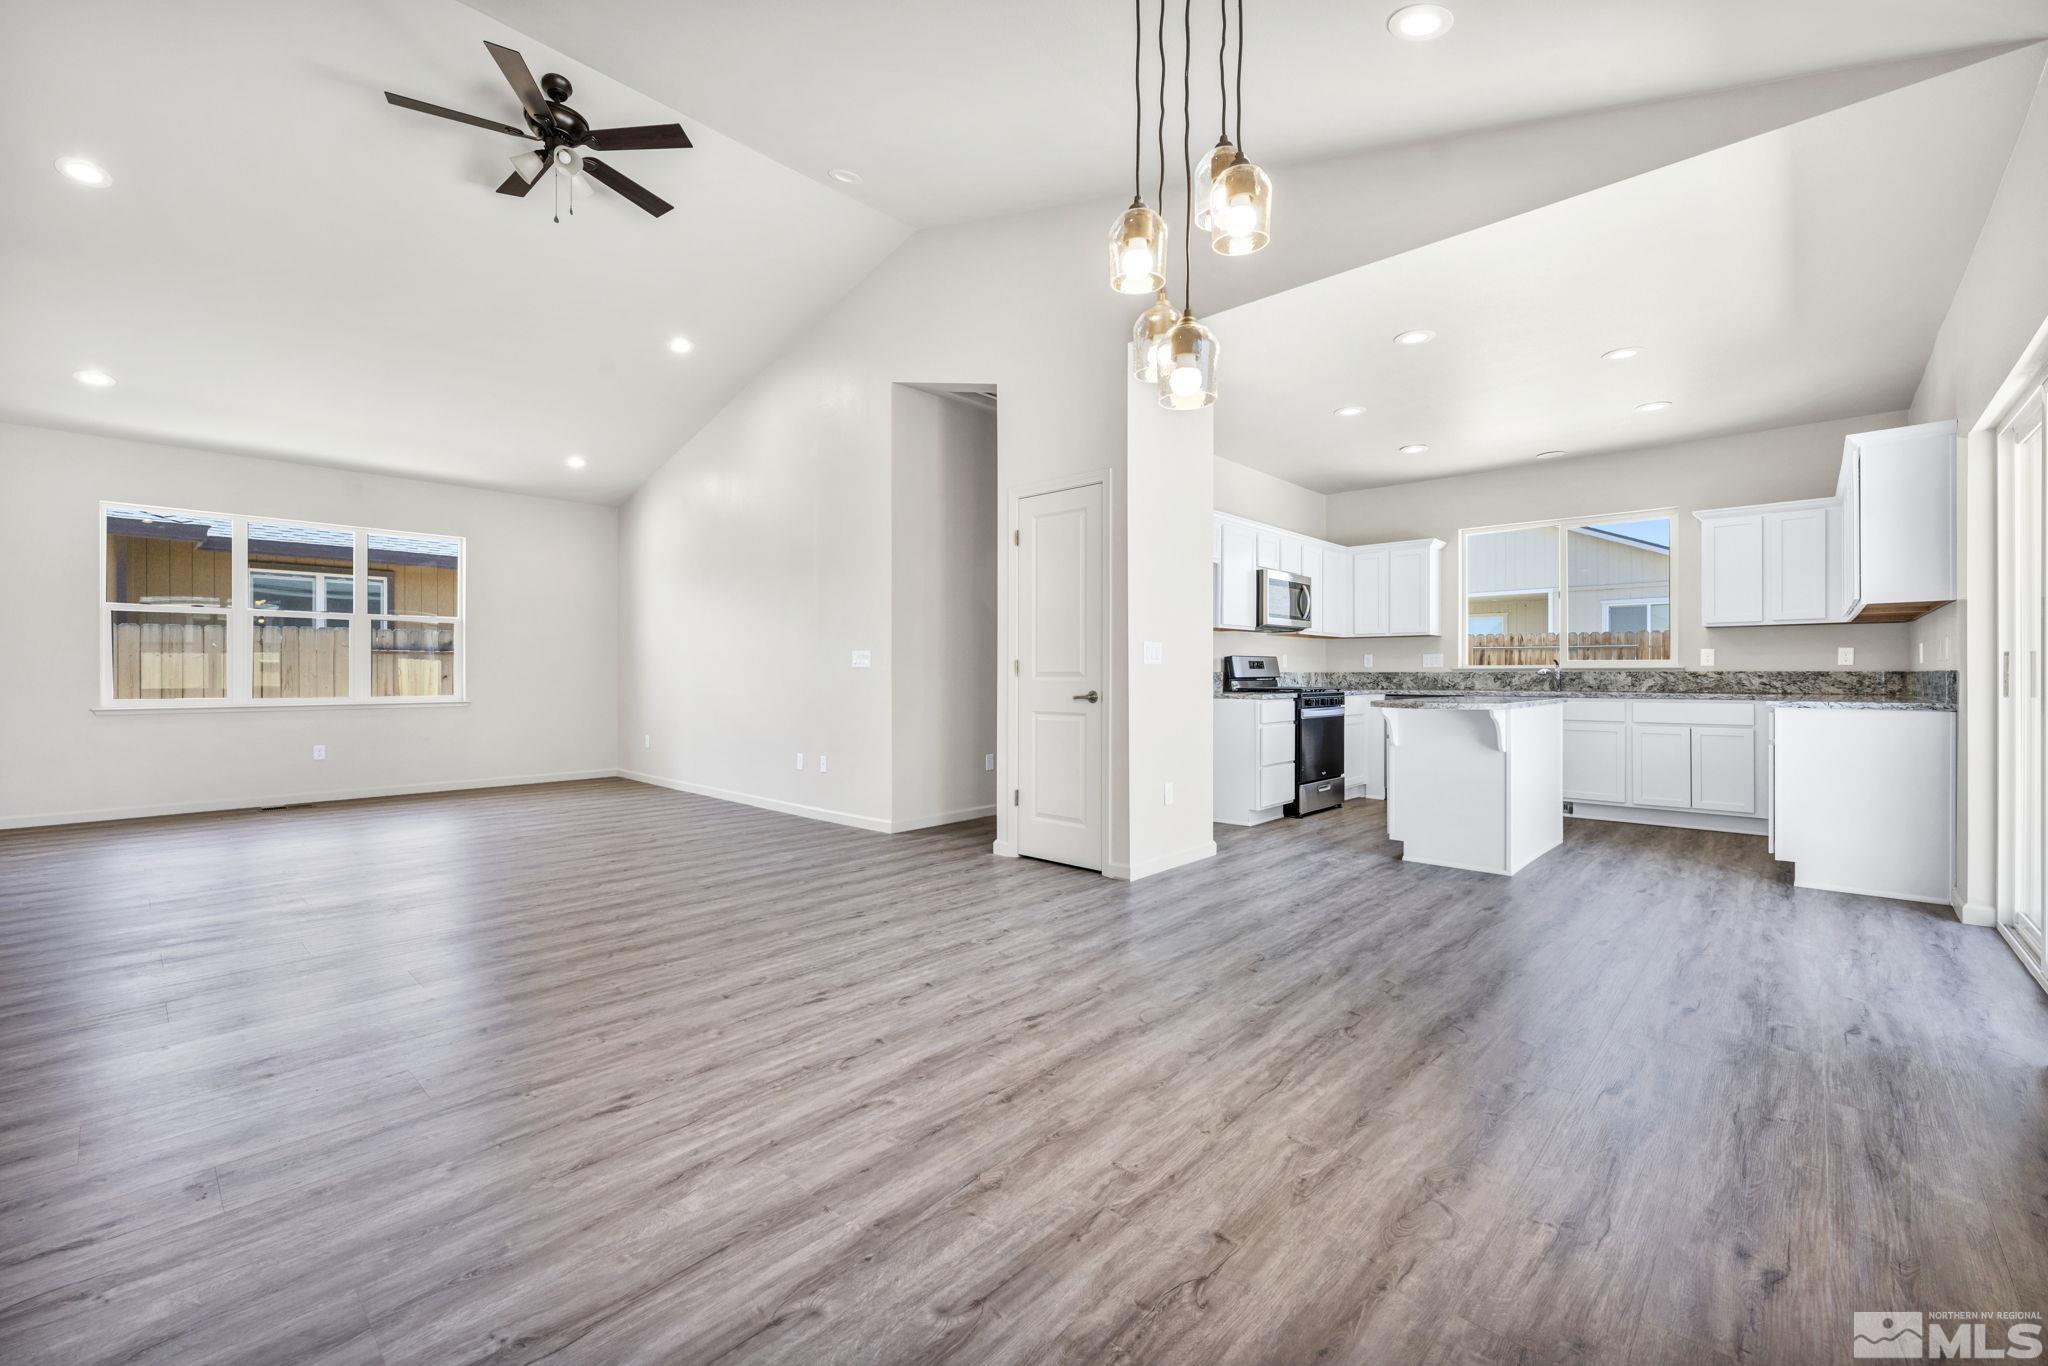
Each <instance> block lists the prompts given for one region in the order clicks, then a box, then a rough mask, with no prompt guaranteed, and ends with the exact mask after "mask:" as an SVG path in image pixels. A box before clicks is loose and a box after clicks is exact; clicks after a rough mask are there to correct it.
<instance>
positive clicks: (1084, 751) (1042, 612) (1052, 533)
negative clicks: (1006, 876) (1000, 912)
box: [1014, 484, 1228, 870]
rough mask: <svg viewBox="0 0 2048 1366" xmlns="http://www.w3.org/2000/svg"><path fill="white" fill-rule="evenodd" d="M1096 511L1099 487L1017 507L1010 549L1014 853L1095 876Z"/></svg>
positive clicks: (1099, 814)
mask: <svg viewBox="0 0 2048 1366" xmlns="http://www.w3.org/2000/svg"><path fill="white" fill-rule="evenodd" d="M1102 503H1103V498H1102V485H1100V484H1088V485H1085V486H1083V487H1081V488H1074V489H1062V490H1060V491H1059V492H1058V493H1041V494H1037V495H1034V496H1032V497H1029V498H1024V499H1020V500H1019V502H1018V506H1017V531H1018V537H1017V547H1016V553H1017V578H1016V582H1017V616H1016V620H1017V636H1018V639H1017V789H1016V794H1015V797H1014V802H1015V807H1016V816H1017V852H1018V853H1020V854H1023V855H1025V856H1027V857H1029V858H1042V859H1050V860H1052V861H1053V862H1055V863H1071V864H1073V865H1075V866H1076V867H1080V868H1094V869H1097V870H1100V869H1101V867H1102V860H1103V850H1104V849H1105V848H1107V846H1108V840H1107V834H1108V830H1107V820H1108V812H1107V811H1106V810H1105V809H1104V801H1103V778H1104V775H1105V773H1106V769H1105V764H1106V763H1107V760H1108V753H1107V745H1106V740H1105V731H1106V729H1107V725H1106V722H1105V720H1104V718H1105V717H1106V716H1107V714H1108V711H1109V702H1108V699H1107V698H1106V697H1105V696H1104V689H1105V687H1106V686H1107V683H1108V677H1109V671H1108V667H1107V661H1106V660H1105V659H1104V658H1103V649H1102V627H1103V616H1102V612H1103V606H1102V589H1103V579H1102V575H1103V568H1104V566H1103V552H1102V539H1103V530H1104V525H1103V507H1102ZM1226 534H1227V529H1226ZM1225 561H1226V563H1228V546H1227V542H1226V550H1225ZM1226 590H1227V586H1226Z"/></svg>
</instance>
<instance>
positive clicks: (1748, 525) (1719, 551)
mask: <svg viewBox="0 0 2048 1366" xmlns="http://www.w3.org/2000/svg"><path fill="white" fill-rule="evenodd" d="M1763 619H1764V519H1763V518H1762V517H1761V516H1759V515H1757V514H1754V513H1752V514H1749V515H1746V516H1741V517H1715V518H1710V519H1708V520H1705V521H1702V522H1701V523H1700V621H1701V622H1702V623H1703V624H1704V625H1707V626H1755V625H1758V624H1760V623H1761V622H1762V621H1763Z"/></svg>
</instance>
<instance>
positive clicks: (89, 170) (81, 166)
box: [57, 157, 114, 190]
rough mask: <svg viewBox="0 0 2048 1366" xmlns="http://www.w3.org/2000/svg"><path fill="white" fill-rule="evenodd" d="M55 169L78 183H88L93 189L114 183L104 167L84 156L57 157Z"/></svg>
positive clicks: (99, 188) (100, 188) (101, 188)
mask: <svg viewBox="0 0 2048 1366" xmlns="http://www.w3.org/2000/svg"><path fill="white" fill-rule="evenodd" d="M57 169H58V170H60V171H62V172H63V173H64V174H65V175H66V176H68V177H70V178H71V179H72V180H75V181H77V182H78V183H79V184H81V185H89V186H91V187H92V188H93V189H95V190H103V189H105V188H106V187H107V186H109V185H111V184H113V183H114V178H113V177H112V176H110V175H108V174H107V172H106V168H105V167H103V166H101V165H100V164H99V163H98V162H95V161H87V160H86V159H85V158H84V157H58V158H57Z"/></svg>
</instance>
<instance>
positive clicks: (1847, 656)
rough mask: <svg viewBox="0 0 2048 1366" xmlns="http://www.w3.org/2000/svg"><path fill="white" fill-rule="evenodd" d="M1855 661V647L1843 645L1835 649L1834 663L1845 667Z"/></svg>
mask: <svg viewBox="0 0 2048 1366" xmlns="http://www.w3.org/2000/svg"><path fill="white" fill-rule="evenodd" d="M1855 662H1856V647H1855V646H1854V645H1844V646H1842V647H1840V648H1839V649H1837V650H1836V651H1835V663H1836V664H1838V665H1840V666H1841V667H1842V668H1844V669H1846V668H1848V667H1850V666H1851V665H1853V664H1854V663H1855Z"/></svg>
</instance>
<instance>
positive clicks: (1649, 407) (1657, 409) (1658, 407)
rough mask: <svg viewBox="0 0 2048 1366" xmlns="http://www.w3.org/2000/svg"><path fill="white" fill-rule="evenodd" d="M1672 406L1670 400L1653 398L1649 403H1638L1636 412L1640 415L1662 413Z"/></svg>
mask: <svg viewBox="0 0 2048 1366" xmlns="http://www.w3.org/2000/svg"><path fill="white" fill-rule="evenodd" d="M1670 406H1671V400H1670V399H1668V398H1653V399H1651V400H1650V401H1649V402H1648V403H1638V404H1637V405H1636V411H1637V412H1639V413H1661V412H1663V411H1664V410H1665V409H1666V408H1669V407H1670Z"/></svg>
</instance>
